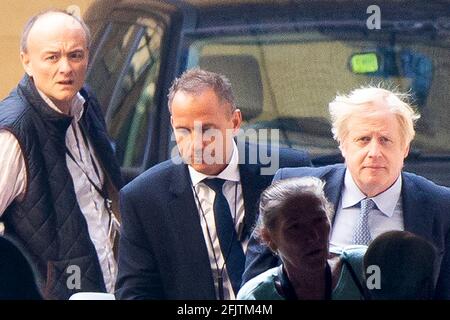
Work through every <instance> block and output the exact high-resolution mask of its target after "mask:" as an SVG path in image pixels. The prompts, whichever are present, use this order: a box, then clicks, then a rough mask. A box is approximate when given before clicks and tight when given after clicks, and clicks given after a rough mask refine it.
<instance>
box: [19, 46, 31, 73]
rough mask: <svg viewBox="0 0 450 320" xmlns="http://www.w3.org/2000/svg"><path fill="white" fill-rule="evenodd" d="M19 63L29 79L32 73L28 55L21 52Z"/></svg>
mask: <svg viewBox="0 0 450 320" xmlns="http://www.w3.org/2000/svg"><path fill="white" fill-rule="evenodd" d="M20 61H21V62H22V67H23V69H24V70H25V72H26V73H27V74H28V75H29V76H30V77H32V76H33V72H32V67H31V61H30V57H29V55H28V53H25V52H21V53H20Z"/></svg>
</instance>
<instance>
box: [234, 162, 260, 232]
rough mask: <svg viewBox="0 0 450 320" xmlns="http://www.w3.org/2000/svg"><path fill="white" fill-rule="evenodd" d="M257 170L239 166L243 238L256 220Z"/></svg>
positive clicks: (254, 166) (256, 168)
mask: <svg viewBox="0 0 450 320" xmlns="http://www.w3.org/2000/svg"><path fill="white" fill-rule="evenodd" d="M258 170H259V167H258V166H257V165H246V164H242V165H239V174H240V176H241V185H242V196H243V197H244V210H245V215H244V230H243V234H242V236H243V237H246V236H249V235H250V233H251V231H252V228H253V224H254V223H255V219H256V213H257V205H258V195H259V194H260V192H258V190H259V183H258V177H259V174H258Z"/></svg>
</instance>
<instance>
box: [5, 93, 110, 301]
mask: <svg viewBox="0 0 450 320" xmlns="http://www.w3.org/2000/svg"><path fill="white" fill-rule="evenodd" d="M39 94H40V95H41V97H42V98H43V99H44V101H45V102H46V103H47V104H48V105H49V106H50V107H51V108H52V109H54V110H56V111H58V112H61V111H60V110H59V109H58V108H57V107H56V106H55V104H54V103H53V102H52V101H51V100H50V99H48V98H47V97H46V96H45V95H44V94H43V93H42V92H39ZM84 102H85V101H84V99H83V97H82V96H81V95H80V94H77V95H76V96H75V97H74V99H73V102H72V106H71V108H70V113H71V115H72V116H73V120H72V123H71V125H70V127H69V128H68V129H67V133H66V146H67V148H68V149H69V150H70V152H71V153H72V155H73V156H74V158H75V160H76V161H77V163H78V164H79V165H80V166H81V168H83V170H81V169H80V167H79V166H78V165H77V164H76V163H75V162H74V161H73V160H72V158H70V156H69V155H66V162H67V167H68V169H69V172H70V175H71V176H72V180H73V184H74V188H75V194H76V197H77V201H78V205H79V207H80V209H81V212H82V213H83V215H84V218H85V219H86V222H87V225H88V232H89V236H90V238H91V240H92V242H93V244H94V247H95V250H96V252H97V256H98V259H99V262H100V267H101V269H102V273H103V278H104V281H105V285H106V289H107V291H108V292H110V293H113V292H114V285H115V281H116V276H117V265H116V261H115V259H114V254H113V250H112V244H111V241H110V239H109V236H108V231H109V230H108V228H109V213H108V211H107V210H106V208H105V203H104V200H103V197H102V196H101V195H100V194H99V193H98V192H97V190H96V189H95V187H93V186H92V184H91V183H90V182H89V180H88V179H87V177H86V175H85V173H84V172H86V173H87V174H88V175H89V178H90V179H91V180H92V181H93V182H95V184H96V185H97V186H99V187H100V186H102V185H103V179H104V176H103V172H102V170H101V169H100V168H101V167H100V164H99V163H98V160H97V158H96V156H95V153H94V151H93V149H92V146H91V143H90V142H89V141H88V145H86V143H85V141H84V139H83V136H82V135H81V131H80V126H79V124H78V121H79V120H80V119H81V116H82V115H83V110H84V108H83V104H84ZM92 160H93V161H94V162H95V165H96V166H97V168H98V169H99V176H98V175H97V173H96V171H95V170H94V165H93V163H92ZM83 171H84V172H83ZM26 185H27V176H26V167H25V161H24V157H23V153H22V150H21V149H20V146H19V143H18V141H17V139H16V137H15V136H14V135H13V134H12V133H11V132H9V131H7V130H0V190H2V191H1V192H0V216H1V215H2V214H3V212H4V211H5V210H6V208H7V207H8V206H9V205H10V204H11V202H12V201H13V200H14V199H16V198H17V199H21V197H23V196H24V194H25V189H26Z"/></svg>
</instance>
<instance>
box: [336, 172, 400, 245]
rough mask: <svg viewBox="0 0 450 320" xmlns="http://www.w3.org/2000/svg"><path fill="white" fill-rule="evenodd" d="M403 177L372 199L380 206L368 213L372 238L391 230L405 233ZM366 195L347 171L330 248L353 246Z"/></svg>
mask: <svg viewBox="0 0 450 320" xmlns="http://www.w3.org/2000/svg"><path fill="white" fill-rule="evenodd" d="M401 190H402V178H401V175H400V176H399V177H398V178H397V180H396V181H395V183H394V184H393V185H392V186H391V187H390V188H389V189H387V190H386V191H384V192H382V193H380V194H379V195H377V196H375V197H372V198H371V199H372V200H373V201H374V202H375V204H376V205H377V207H376V208H374V209H372V210H371V211H370V213H369V230H370V235H371V237H372V239H375V238H376V237H377V236H379V235H380V234H382V233H384V232H386V231H390V230H404V224H403V209H402V198H401ZM365 198H366V195H365V194H364V193H362V192H361V190H360V189H359V188H358V186H357V185H356V183H355V182H354V180H353V178H352V176H351V174H350V171H349V170H346V171H345V178H344V186H343V189H342V195H341V200H340V203H339V206H338V209H337V211H336V216H335V218H334V223H333V228H332V231H331V239H330V249H333V248H334V249H338V250H339V248H345V247H346V246H349V245H352V237H353V231H354V229H355V227H356V224H357V222H358V219H359V214H360V205H359V203H360V201H361V200H363V199H365Z"/></svg>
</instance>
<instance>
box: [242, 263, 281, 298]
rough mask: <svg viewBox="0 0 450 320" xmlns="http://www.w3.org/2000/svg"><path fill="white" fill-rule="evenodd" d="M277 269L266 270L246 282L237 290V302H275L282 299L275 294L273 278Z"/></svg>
mask: <svg viewBox="0 0 450 320" xmlns="http://www.w3.org/2000/svg"><path fill="white" fill-rule="evenodd" d="M278 268H279V267H274V268H272V269H269V270H266V271H264V272H263V273H261V274H259V275H257V276H256V277H254V278H253V279H250V280H249V281H247V282H246V283H245V284H244V285H243V286H242V288H241V289H240V290H239V293H238V295H237V297H236V298H237V299H238V300H275V299H282V297H281V296H280V295H279V294H278V293H277V292H276V288H275V282H274V281H275V278H276V276H277V274H278Z"/></svg>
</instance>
